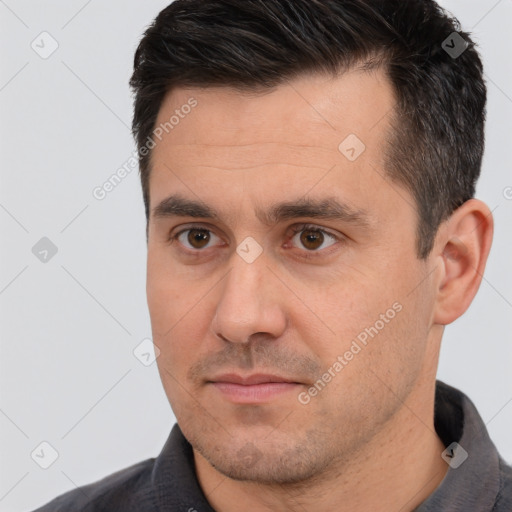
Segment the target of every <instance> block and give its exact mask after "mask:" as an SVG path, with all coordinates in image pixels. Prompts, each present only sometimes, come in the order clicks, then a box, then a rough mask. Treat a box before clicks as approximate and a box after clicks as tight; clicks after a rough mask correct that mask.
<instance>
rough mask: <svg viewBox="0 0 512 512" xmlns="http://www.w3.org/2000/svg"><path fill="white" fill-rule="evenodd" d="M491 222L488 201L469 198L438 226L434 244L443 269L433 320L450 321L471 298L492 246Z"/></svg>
mask: <svg viewBox="0 0 512 512" xmlns="http://www.w3.org/2000/svg"><path fill="white" fill-rule="evenodd" d="M493 225H494V224H493V218H492V213H491V211H490V210H489V208H488V207H487V205H486V204H485V203H483V202H482V201H480V200H478V199H470V200H469V201H466V202H465V203H464V204H463V205H462V206H460V207H459V208H458V209H457V210H455V212H454V213H453V214H452V215H451V216H450V218H449V219H448V220H447V221H446V222H445V223H444V226H443V229H442V230H439V233H438V236H439V237H440V238H439V240H437V241H436V247H437V252H438V255H439V256H438V258H439V262H440V264H441V265H442V266H443V273H442V278H441V279H440V281H439V284H438V289H437V297H436V305H435V314H434V322H435V323H437V324H441V325H447V324H450V323H451V322H453V321H454V320H456V319H457V318H459V317H460V316H461V315H462V314H463V313H464V312H465V311H466V310H467V309H468V307H469V305H470V304H471V302H472V301H473V298H474V297H475V295H476V292H477V291H478V288H479V287H480V283H481V281H482V276H483V273H484V270H485V265H486V262H487V257H488V255H489V251H490V248H491V243H492V236H493Z"/></svg>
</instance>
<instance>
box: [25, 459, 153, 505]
mask: <svg viewBox="0 0 512 512" xmlns="http://www.w3.org/2000/svg"><path fill="white" fill-rule="evenodd" d="M154 461H155V459H154V458H153V459H147V460H145V461H142V462H139V463H137V464H134V465H133V466H130V467H128V468H125V469H122V470H120V471H117V472H115V473H112V474H111V475H109V476H107V477H105V478H103V479H101V480H98V481H96V482H93V483H91V484H88V485H84V486H81V487H78V488H76V489H73V490H71V491H68V492H66V493H65V494H62V495H60V496H58V497H57V498H55V499H53V500H52V501H50V502H49V503H47V504H46V505H44V506H43V507H41V508H38V509H37V510H34V511H33V512H94V511H99V510H108V511H109V512H121V511H122V512H130V511H135V510H137V511H139V512H140V511H143V510H146V509H145V508H141V507H143V506H144V505H147V507H148V508H147V510H152V509H153V502H152V499H153V498H152V495H151V492H150V486H151V472H152V469H153V465H154Z"/></svg>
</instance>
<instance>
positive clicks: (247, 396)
mask: <svg viewBox="0 0 512 512" xmlns="http://www.w3.org/2000/svg"><path fill="white" fill-rule="evenodd" d="M207 384H209V385H211V386H213V388H214V389H216V390H217V391H218V392H219V393H220V394H221V396H222V397H223V398H225V399H227V400H229V401H231V402H234V403H238V404H257V403H265V402H269V401H271V400H273V399H276V398H278V397H279V396H281V395H283V394H285V393H289V392H290V391H293V390H295V391H297V387H298V386H302V385H303V384H302V383H300V382H297V381H295V380H293V379H292V378H287V377H282V376H279V375H268V374H253V375H249V376H246V377H243V376H241V375H237V374H234V373H230V374H224V375H219V376H218V377H214V378H212V379H210V380H208V381H207Z"/></svg>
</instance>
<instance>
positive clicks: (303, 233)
mask: <svg viewBox="0 0 512 512" xmlns="http://www.w3.org/2000/svg"><path fill="white" fill-rule="evenodd" d="M297 237H298V238H299V243H300V245H301V246H302V247H303V248H305V249H307V250H308V251H315V252H320V251H318V249H326V248H327V247H330V246H331V245H333V244H334V243H336V241H337V238H336V237H335V236H334V235H332V234H330V233H329V232H327V231H325V230H323V229H320V228H316V227H315V226H299V227H297V228H296V229H295V230H294V236H293V237H292V240H294V242H295V244H297V242H296V241H295V239H296V238H297ZM329 238H330V239H331V242H330V243H329ZM324 243H327V245H323V244H324Z"/></svg>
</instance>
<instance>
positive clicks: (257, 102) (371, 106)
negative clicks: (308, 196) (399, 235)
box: [155, 69, 394, 156]
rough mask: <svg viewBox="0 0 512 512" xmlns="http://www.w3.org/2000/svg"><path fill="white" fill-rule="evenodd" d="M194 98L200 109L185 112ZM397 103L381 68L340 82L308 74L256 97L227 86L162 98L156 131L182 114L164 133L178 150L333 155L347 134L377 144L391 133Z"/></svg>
mask: <svg viewBox="0 0 512 512" xmlns="http://www.w3.org/2000/svg"><path fill="white" fill-rule="evenodd" d="M192 98H193V100H195V102H196V106H195V107H194V108H192V109H190V112H189V113H185V111H187V112H188V111H189V109H188V108H184V106H185V105H187V104H188V103H189V102H190V101H191V99H192ZM393 106H394V95H393V91H392V87H391V84H390V83H389V81H388V79H387V77H386V76H385V74H384V72H383V71H381V70H378V69H376V70H373V71H371V72H364V71H360V70H355V69H354V70H351V71H347V72H346V73H343V74H342V75H341V76H340V77H337V78H333V77H331V76H327V75H321V74H308V75H304V76H301V77H299V78H296V79H294V80H289V81H287V82H285V83H283V84H281V85H279V86H277V87H274V88H273V89H270V90H269V91H267V92H258V93H253V92H248V93H246V92H240V91H238V90H235V89H233V88H230V87H206V88H175V89H173V90H171V91H170V92H169V93H168V94H167V95H166V96H165V98H164V100H163V102H162V105H161V107H160V110H159V113H158V117H157V121H156V124H155V127H158V126H164V127H165V123H168V122H169V120H170V119H171V118H172V117H173V115H174V117H175V118H176V115H179V117H180V119H179V122H178V124H176V125H174V126H172V129H170V130H168V131H169V133H166V132H165V130H164V133H162V136H163V138H168V139H170V143H171V144H172V145H174V146H179V145H187V144H194V145H196V146H198V145H201V144H206V145H210V146H212V148H211V149H212V150H215V148H214V147H213V146H222V145H232V146H237V145H238V146H241V145H250V144H254V143H257V142H259V143H263V142H280V143H282V144H286V143H288V144H290V145H296V146H300V145H304V146H307V147H308V148H310V149H311V150H317V151H318V150H321V149H322V148H325V149H327V150H329V151H332V149H333V143H335V142H336V141H338V142H339V140H340V137H344V136H346V135H348V134H350V133H356V134H358V135H359V136H360V137H361V138H364V139H365V141H364V142H365V143H367V145H373V143H374V142H377V141H378V139H379V137H378V136H379V134H380V133H381V132H382V131H385V130H386V127H387V124H386V123H385V122H381V121H384V117H386V114H388V113H390V111H391V110H392V108H393ZM174 121H177V119H175V120H174ZM377 125H379V126H377ZM269 135H272V137H271V138H269ZM160 147H162V145H160ZM336 148H337V145H335V146H334V149H336ZM253 151H256V152H257V151H259V150H258V148H255V149H254V148H253ZM156 152H158V148H157V150H156V151H155V153H156ZM248 154H249V155H250V154H251V152H250V149H248ZM191 156H192V155H191Z"/></svg>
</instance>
